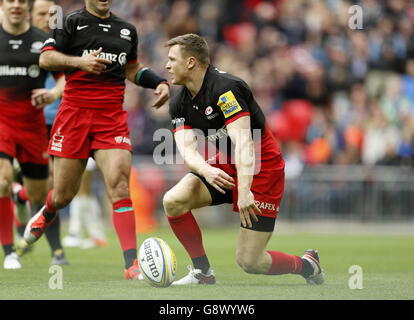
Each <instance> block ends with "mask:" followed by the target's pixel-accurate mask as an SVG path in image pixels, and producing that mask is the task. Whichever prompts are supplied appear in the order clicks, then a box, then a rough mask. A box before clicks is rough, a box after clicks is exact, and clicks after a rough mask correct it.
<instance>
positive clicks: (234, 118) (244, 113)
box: [225, 112, 250, 126]
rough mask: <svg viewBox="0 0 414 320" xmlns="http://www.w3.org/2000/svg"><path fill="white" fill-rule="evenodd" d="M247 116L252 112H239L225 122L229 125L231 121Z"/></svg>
mask: <svg viewBox="0 0 414 320" xmlns="http://www.w3.org/2000/svg"><path fill="white" fill-rule="evenodd" d="M246 116H250V112H242V113H239V114H238V115H236V116H234V117H233V118H231V119H229V120H227V121H226V122H225V124H226V126H227V125H228V124H229V123H232V122H233V121H236V120H237V119H239V118H241V117H246Z"/></svg>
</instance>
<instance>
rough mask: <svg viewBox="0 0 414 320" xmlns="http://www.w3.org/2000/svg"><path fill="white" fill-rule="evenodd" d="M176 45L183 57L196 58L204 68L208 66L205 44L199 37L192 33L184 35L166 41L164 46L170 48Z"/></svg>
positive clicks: (207, 51)
mask: <svg viewBox="0 0 414 320" xmlns="http://www.w3.org/2000/svg"><path fill="white" fill-rule="evenodd" d="M177 44H178V45H179V46H180V48H181V52H182V53H183V54H184V55H185V56H187V57H194V58H196V59H197V60H198V61H199V62H200V64H201V65H203V66H204V67H207V66H208V65H209V64H210V53H209V49H208V45H207V42H206V41H205V40H204V39H203V38H202V37H200V36H199V35H197V34H194V33H188V34H184V35H181V36H178V37H175V38H172V39H170V40H168V41H167V42H166V43H165V46H166V47H172V46H175V45H177Z"/></svg>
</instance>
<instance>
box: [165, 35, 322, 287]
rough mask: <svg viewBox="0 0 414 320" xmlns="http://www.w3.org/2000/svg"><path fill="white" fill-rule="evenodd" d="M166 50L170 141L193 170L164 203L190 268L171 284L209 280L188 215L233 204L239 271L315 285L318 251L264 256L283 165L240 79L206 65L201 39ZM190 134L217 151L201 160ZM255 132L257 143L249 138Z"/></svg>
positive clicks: (189, 38)
mask: <svg viewBox="0 0 414 320" xmlns="http://www.w3.org/2000/svg"><path fill="white" fill-rule="evenodd" d="M167 46H168V47H169V48H170V50H169V54H168V63H167V65H166V68H167V70H168V72H169V73H170V74H171V77H172V83H173V84H176V85H182V87H181V89H180V90H179V91H178V93H177V94H176V95H175V96H174V97H173V99H172V100H171V103H170V114H171V117H172V119H173V120H172V122H173V126H174V137H175V141H176V143H177V146H178V149H179V151H180V153H181V155H182V156H183V158H184V161H185V163H186V165H187V166H188V167H189V168H190V170H191V171H192V172H191V173H189V174H187V175H186V176H184V178H183V179H182V180H181V181H180V182H178V184H177V185H175V186H174V187H173V188H172V189H171V190H169V191H168V192H167V193H166V194H165V196H164V199H163V203H164V208H165V210H166V213H167V217H168V221H169V223H170V225H171V228H172V230H173V232H174V233H175V235H176V236H177V238H178V240H179V241H180V242H181V244H182V245H183V246H184V248H185V249H186V251H187V253H188V254H189V256H190V257H191V259H192V262H193V265H194V269H193V268H191V267H190V272H189V274H188V275H187V276H186V277H184V278H182V279H180V280H178V281H176V282H174V283H173V284H175V285H190V284H214V283H215V282H216V279H215V275H214V272H213V270H212V269H211V268H210V263H209V260H208V258H207V256H206V253H205V251H204V247H203V242H202V236H201V231H200V228H199V226H198V224H197V222H196V220H195V218H194V216H193V214H192V213H191V210H192V209H196V208H201V207H205V206H210V205H218V204H222V203H233V210H234V211H236V212H239V214H240V218H241V227H240V232H239V238H238V244H237V251H236V260H237V263H238V264H239V266H240V267H241V268H242V269H243V270H244V271H245V272H247V273H254V274H269V275H280V274H287V273H295V274H300V275H302V276H303V277H304V278H305V279H306V281H307V282H308V283H309V284H322V283H323V281H324V274H323V271H322V269H321V267H320V265H319V257H318V253H317V251H315V250H312V249H309V250H306V251H305V253H304V255H303V256H302V258H300V257H298V256H295V255H288V254H286V253H283V252H279V251H267V250H266V245H267V243H268V241H269V239H270V237H271V235H272V232H273V229H274V225H275V220H276V217H277V214H278V210H279V204H280V200H281V198H282V195H283V191H284V166H285V164H284V160H283V158H282V155H281V153H280V150H279V146H278V145H277V142H276V140H275V139H274V137H273V136H272V134H271V132H270V130H269V128H268V126H267V124H266V120H265V117H264V114H263V112H262V110H261V109H260V107H259V106H258V104H257V103H256V101H255V99H254V98H253V95H252V92H251V90H250V89H249V87H248V86H247V84H246V83H245V82H244V81H242V80H241V79H239V78H237V77H235V76H232V75H230V74H228V73H226V72H223V71H220V70H218V69H217V68H215V67H213V66H212V65H210V59H209V51H208V47H207V43H206V42H205V41H204V39H203V38H201V37H199V36H197V35H194V34H187V35H183V36H179V37H176V38H173V39H171V40H169V41H168V42H167ZM196 129H198V130H201V131H202V132H203V134H204V135H205V136H206V138H207V140H208V141H210V142H213V143H214V144H215V145H216V146H217V148H218V149H219V150H218V153H217V155H216V156H215V157H214V158H212V159H210V160H209V161H208V162H206V161H205V160H204V158H203V157H202V156H201V154H200V153H199V152H198V150H197V145H198V144H197V140H196V135H195V133H194V130H196ZM257 130H259V133H260V134H259V136H258V137H256V136H255V135H254V134H253V133H252V132H253V131H257ZM253 137H255V141H254V140H253ZM223 142H224V143H223ZM230 147H234V148H233V150H232V149H231V148H230ZM232 151H234V152H232ZM233 159H234V160H233ZM255 169H258V170H257V171H258V172H256V171H255ZM252 220H253V221H252Z"/></svg>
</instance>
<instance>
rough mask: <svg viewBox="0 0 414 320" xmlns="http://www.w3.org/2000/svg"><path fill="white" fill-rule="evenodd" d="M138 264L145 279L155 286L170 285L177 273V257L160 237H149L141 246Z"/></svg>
mask: <svg viewBox="0 0 414 320" xmlns="http://www.w3.org/2000/svg"><path fill="white" fill-rule="evenodd" d="M138 265H139V269H140V270H141V273H142V275H143V276H144V279H145V280H146V281H147V282H148V283H149V284H151V285H152V286H154V287H168V286H169V285H171V283H172V282H173V281H174V279H175V276H176V274H177V259H176V257H175V254H174V252H173V251H172V250H171V248H170V246H169V245H168V244H167V242H165V241H164V240H162V239H160V238H148V239H146V240H145V241H144V242H143V243H142V244H141V247H140V248H139V254H138Z"/></svg>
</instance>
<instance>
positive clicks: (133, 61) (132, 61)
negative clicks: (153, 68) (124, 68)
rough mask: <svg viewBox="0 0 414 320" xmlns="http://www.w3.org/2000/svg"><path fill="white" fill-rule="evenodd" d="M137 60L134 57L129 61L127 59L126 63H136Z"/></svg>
mask: <svg viewBox="0 0 414 320" xmlns="http://www.w3.org/2000/svg"><path fill="white" fill-rule="evenodd" d="M137 62H138V58H136V59H134V60H131V61H128V63H137Z"/></svg>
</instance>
